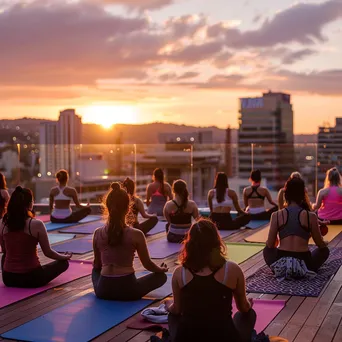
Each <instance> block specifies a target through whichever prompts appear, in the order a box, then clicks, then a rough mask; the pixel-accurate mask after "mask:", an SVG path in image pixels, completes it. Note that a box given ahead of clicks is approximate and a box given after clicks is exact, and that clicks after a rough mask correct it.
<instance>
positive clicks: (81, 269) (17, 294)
mask: <svg viewBox="0 0 342 342" xmlns="http://www.w3.org/2000/svg"><path fill="white" fill-rule="evenodd" d="M92 268H93V266H92V262H91V261H83V260H70V263H69V268H68V270H67V271H66V272H64V273H62V274H61V275H60V276H59V277H57V278H56V279H54V280H53V281H52V282H51V283H49V284H48V285H46V286H44V287H39V288H36V289H20V288H14V287H6V286H5V285H4V284H3V282H2V279H1V280H0V308H3V307H4V306H7V305H10V304H13V303H16V302H19V301H21V300H23V299H25V298H28V297H31V296H34V295H36V294H38V293H41V292H44V291H47V290H49V289H52V288H54V287H61V285H63V284H66V283H69V282H71V281H73V280H76V279H79V278H82V277H85V276H87V275H89V274H91V271H92Z"/></svg>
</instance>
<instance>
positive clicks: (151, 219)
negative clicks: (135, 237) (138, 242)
mask: <svg viewBox="0 0 342 342" xmlns="http://www.w3.org/2000/svg"><path fill="white" fill-rule="evenodd" d="M123 186H124V188H125V189H126V191H127V193H128V195H129V196H130V199H131V212H130V213H131V215H130V216H131V218H132V226H133V227H134V228H137V229H140V230H141V231H142V232H143V233H144V234H145V235H146V234H147V233H148V232H149V231H150V230H151V229H152V228H153V227H154V226H155V225H156V224H157V223H158V218H157V216H156V215H150V214H147V212H146V211H145V208H144V203H143V201H142V200H141V199H140V198H138V197H136V196H135V183H134V181H133V180H132V179H130V178H126V179H125V180H124V182H123ZM139 213H140V215H141V216H142V217H143V218H144V219H146V220H144V221H143V222H139V221H138V214H139Z"/></svg>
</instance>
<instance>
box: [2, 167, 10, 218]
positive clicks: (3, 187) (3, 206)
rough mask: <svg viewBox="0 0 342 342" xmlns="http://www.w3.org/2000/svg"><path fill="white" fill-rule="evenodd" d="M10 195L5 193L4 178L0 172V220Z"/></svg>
mask: <svg viewBox="0 0 342 342" xmlns="http://www.w3.org/2000/svg"><path fill="white" fill-rule="evenodd" d="M9 199H10V195H9V193H8V191H7V185H6V178H5V176H4V175H3V174H2V173H1V172H0V219H1V218H2V217H3V216H4V215H5V212H6V208H7V204H8V201H9Z"/></svg>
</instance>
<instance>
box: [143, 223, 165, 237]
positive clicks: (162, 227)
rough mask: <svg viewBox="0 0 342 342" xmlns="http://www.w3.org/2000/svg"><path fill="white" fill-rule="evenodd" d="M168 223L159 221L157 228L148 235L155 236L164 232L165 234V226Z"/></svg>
mask: <svg viewBox="0 0 342 342" xmlns="http://www.w3.org/2000/svg"><path fill="white" fill-rule="evenodd" d="M166 223H167V222H166V221H158V223H157V224H156V225H155V227H153V228H152V229H151V230H150V231H149V232H148V233H147V235H155V234H159V233H162V232H165V231H166V229H165V226H166Z"/></svg>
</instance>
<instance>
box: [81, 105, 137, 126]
mask: <svg viewBox="0 0 342 342" xmlns="http://www.w3.org/2000/svg"><path fill="white" fill-rule="evenodd" d="M137 112H138V111H137V108H136V107H134V106H125V105H122V106H117V105H113V106H110V105H108V106H103V105H98V106H97V105H95V106H89V107H86V108H85V109H84V110H83V113H84V114H83V122H85V123H95V124H98V125H101V126H102V127H104V128H106V129H109V128H111V127H112V126H113V125H115V124H118V123H123V124H134V123H137V114H138V113H137Z"/></svg>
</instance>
